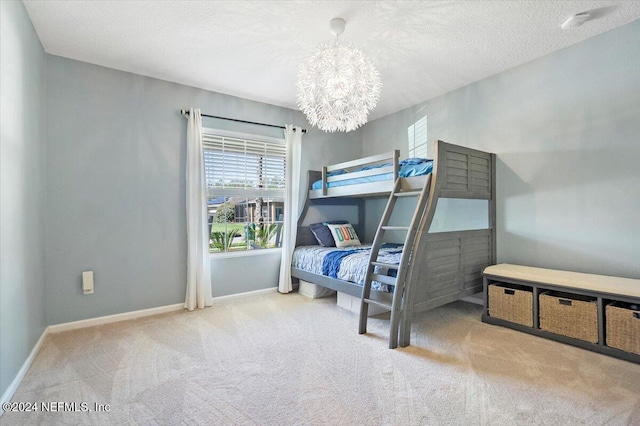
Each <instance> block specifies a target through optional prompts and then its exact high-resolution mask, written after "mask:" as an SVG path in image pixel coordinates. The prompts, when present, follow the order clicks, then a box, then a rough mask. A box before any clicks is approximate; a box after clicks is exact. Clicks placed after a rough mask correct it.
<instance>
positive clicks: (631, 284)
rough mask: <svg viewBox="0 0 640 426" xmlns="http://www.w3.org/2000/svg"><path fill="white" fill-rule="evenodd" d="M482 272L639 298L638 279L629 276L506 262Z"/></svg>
mask: <svg viewBox="0 0 640 426" xmlns="http://www.w3.org/2000/svg"><path fill="white" fill-rule="evenodd" d="M484 274H486V275H492V276H495V277H504V278H512V279H514V280H522V281H529V282H533V283H540V284H551V285H557V286H561V287H567V288H575V289H582V290H589V291H597V292H601V293H610V294H618V295H621V296H628V297H638V298H640V280H635V279H631V278H618V277H609V276H606V275H594V274H583V273H580V272H569V271H557V270H555V269H544V268H534V267H531V266H519V265H510V264H508V263H501V264H499V265H493V266H487V267H486V268H484Z"/></svg>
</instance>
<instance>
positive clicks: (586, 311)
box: [540, 291, 598, 343]
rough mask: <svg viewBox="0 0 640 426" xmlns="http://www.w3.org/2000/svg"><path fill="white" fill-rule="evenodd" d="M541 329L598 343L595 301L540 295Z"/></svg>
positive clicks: (565, 295) (558, 293)
mask: <svg viewBox="0 0 640 426" xmlns="http://www.w3.org/2000/svg"><path fill="white" fill-rule="evenodd" d="M540 329H541V330H544V331H548V332H550V333H555V334H560V335H562V336H567V337H573V338H574V339H580V340H585V341H587V342H591V343H598V306H597V304H596V301H595V299H594V298H590V297H585V296H579V295H577V294H567V293H560V292H554V291H545V292H544V293H542V294H540Z"/></svg>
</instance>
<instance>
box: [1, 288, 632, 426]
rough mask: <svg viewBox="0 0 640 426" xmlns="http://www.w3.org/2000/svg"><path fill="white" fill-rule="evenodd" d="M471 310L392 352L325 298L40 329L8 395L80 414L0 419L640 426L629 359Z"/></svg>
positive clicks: (442, 316)
mask: <svg viewBox="0 0 640 426" xmlns="http://www.w3.org/2000/svg"><path fill="white" fill-rule="evenodd" d="M481 310H482V308H481V307H480V306H478V305H473V304H470V303H466V302H455V303H452V304H449V305H447V306H443V307H441V308H438V309H434V310H431V311H429V312H425V313H421V314H418V315H416V318H415V320H414V326H413V329H412V346H410V347H407V348H401V349H396V350H389V349H387V336H386V333H387V324H388V322H387V321H386V320H384V319H381V318H374V319H372V320H370V321H369V333H367V334H366V335H364V336H359V335H358V334H357V316H356V315H355V314H353V313H351V312H349V311H347V310H344V309H342V308H339V307H337V306H336V303H335V298H325V299H316V300H311V299H307V298H305V297H304V296H301V295H299V294H297V293H294V294H289V295H280V294H277V293H274V294H269V295H263V296H257V297H253V298H246V299H236V300H231V301H227V302H224V303H219V304H216V305H214V307H212V308H208V309H205V310H201V311H196V312H191V313H189V312H186V311H184V312H175V313H170V314H163V315H157V316H153V317H146V318H141V319H137V320H131V321H125V322H119V323H115V324H108V325H102V326H97V327H91V328H85V329H80V330H74V331H69V332H64V333H57V334H51V335H49V336H48V337H47V339H46V341H45V343H44V345H43V346H42V348H41V350H40V352H39V353H38V355H37V357H36V359H35V361H34V363H33V365H32V366H31V368H30V370H29V372H28V373H27V375H26V377H25V378H24V380H23V381H22V384H21V385H20V387H19V388H18V390H17V392H16V393H15V395H14V397H13V401H18V402H38V403H40V402H49V403H51V402H67V403H70V402H75V403H76V407H75V408H76V409H78V410H82V409H83V408H82V407H83V406H82V405H80V404H81V403H86V404H87V405H86V408H87V409H89V410H91V411H87V412H75V411H64V410H62V411H58V412H42V411H38V412H29V413H17V412H6V413H5V414H4V415H3V416H2V417H0V424H2V425H31V424H43V425H53V424H96V425H103V424H104V425H107V424H108V425H112V424H140V425H178V424H189V425H191V424H193V425H197V424H205V425H235V424H249V425H254V424H255V425H307V424H327V425H343V424H345V425H346V424H349V425H360V424H361V425H527V424H540V425H556V424H557V425H577V424H588V425H600V424H608V425H628V424H635V425H638V424H640V365H636V364H633V363H630V362H626V361H621V360H618V359H615V358H611V357H608V356H605V355H601V354H596V353H593V352H589V351H586V350H583V349H579V348H574V347H571V346H568V345H564V344H561V343H557V342H552V341H549V340H546V339H542V338H539V337H535V336H531V335H528V334H524V333H519V332H517V331H514V330H510V329H507V328H503V327H497V326H492V325H488V324H484V323H482V322H481V321H480V314H481ZM96 403H97V404H103V405H104V404H109V411H94V410H95V408H96V406H95V405H94V404H96ZM63 408H64V407H63ZM68 408H71V407H68Z"/></svg>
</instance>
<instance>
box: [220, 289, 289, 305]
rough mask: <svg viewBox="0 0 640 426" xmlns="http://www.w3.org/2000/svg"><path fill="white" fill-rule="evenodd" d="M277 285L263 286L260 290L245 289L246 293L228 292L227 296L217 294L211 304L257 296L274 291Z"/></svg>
mask: <svg viewBox="0 0 640 426" xmlns="http://www.w3.org/2000/svg"><path fill="white" fill-rule="evenodd" d="M277 291H278V287H270V288H263V289H261V290H255V291H247V292H246V293H238V294H230V295H228V296H218V297H214V298H213V304H214V305H215V304H216V303H220V302H226V301H228V300H233V299H244V298H245V297H253V296H259V295H261V294H268V293H276V292H277Z"/></svg>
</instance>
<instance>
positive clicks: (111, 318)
mask: <svg viewBox="0 0 640 426" xmlns="http://www.w3.org/2000/svg"><path fill="white" fill-rule="evenodd" d="M277 291H278V287H272V288H265V289H262V290H256V291H248V292H246V293H239V294H230V295H228V296H220V297H214V298H213V304H216V303H221V302H226V301H228V300H233V299H243V298H246V297H253V296H259V295H261V294H267V293H275V292H277ZM182 309H184V303H176V304H174V305H167V306H159V307H157V308H150V309H142V310H139V311H132V312H123V313H121V314H115V315H107V316H104V317H97V318H89V319H85V320H80V321H72V322H65V323H62V324H56V325H50V326H49V327H47V328H45V329H44V331H43V332H42V335H40V338H39V339H38V341H37V342H36V344H35V345H34V346H33V349H31V353H30V354H29V356H28V357H27V359H26V360H25V361H24V364H22V367H21V368H20V371H18V374H16V377H15V378H14V379H13V381H12V382H11V384H10V385H9V387H8V388H7V390H6V391H5V392H4V393H3V394H2V400H1V401H0V402H2V403H4V402H9V401H11V398H12V397H13V394H14V393H15V392H16V390H17V389H18V386H20V383H21V382H22V379H23V378H24V376H25V375H26V374H27V371H29V367H31V363H33V360H34V359H35V357H36V355H37V354H38V351H39V350H40V347H41V346H42V342H44V338H45V337H46V336H47V335H48V334H49V333H60V332H62V331H69V330H77V329H79V328H85V327H93V326H96V325H102V324H109V323H113V322H119V321H126V320H131V319H136V318H142V317H148V316H151V315H158V314H164V313H167V312H174V311H179V310H182ZM2 413H4V410H2V409H0V416H2Z"/></svg>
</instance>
